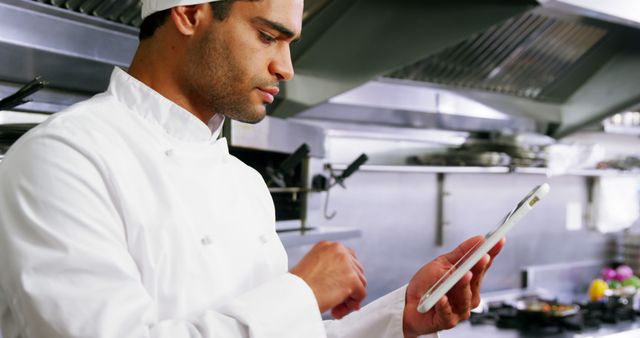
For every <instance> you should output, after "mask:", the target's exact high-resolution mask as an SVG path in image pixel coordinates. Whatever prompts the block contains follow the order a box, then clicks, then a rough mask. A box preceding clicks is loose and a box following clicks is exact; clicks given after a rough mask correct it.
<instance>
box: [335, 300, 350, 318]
mask: <svg viewBox="0 0 640 338" xmlns="http://www.w3.org/2000/svg"><path fill="white" fill-rule="evenodd" d="M349 312H350V311H349V308H348V307H347V305H346V304H345V303H342V304H338V305H337V306H335V307H334V308H333V309H331V316H333V318H335V319H341V318H342V317H344V316H346V315H348V314H349Z"/></svg>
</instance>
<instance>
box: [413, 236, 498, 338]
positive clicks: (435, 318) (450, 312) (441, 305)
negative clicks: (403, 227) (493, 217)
mask: <svg viewBox="0 0 640 338" xmlns="http://www.w3.org/2000/svg"><path fill="white" fill-rule="evenodd" d="M483 240H484V238H483V237H482V236H477V237H473V238H470V239H468V240H466V241H465V242H463V243H462V244H460V246H458V247H457V248H456V249H454V250H453V251H451V252H449V253H447V254H445V255H442V256H440V257H438V258H436V259H434V260H433V261H431V262H430V263H428V264H426V265H425V266H423V267H422V268H421V269H420V270H419V271H418V272H417V273H416V274H415V275H414V276H413V278H412V279H411V282H409V286H408V287H407V294H406V297H405V308H404V316H403V330H404V336H405V337H406V338H412V337H417V336H420V335H423V334H429V333H433V332H437V331H440V330H446V329H450V328H453V327H454V326H456V325H457V324H458V323H459V322H460V321H463V320H466V319H468V318H469V316H470V314H471V309H473V308H475V307H477V306H478V305H480V284H481V283H482V279H483V277H484V274H485V272H486V271H487V269H488V268H489V266H491V263H492V262H493V259H494V257H495V256H496V255H497V254H498V253H499V252H500V250H502V247H503V246H504V239H503V240H501V241H500V242H498V244H496V246H494V247H493V248H492V249H491V250H490V251H489V253H488V254H487V255H485V257H483V258H482V259H481V260H480V261H479V262H478V263H477V264H476V265H475V266H474V267H473V268H472V269H471V271H469V272H467V274H466V275H465V276H464V277H463V278H462V279H461V280H460V281H459V282H458V283H457V284H456V285H455V286H454V287H453V288H451V290H449V292H448V293H447V295H446V296H444V297H442V299H440V300H439V301H438V303H436V305H435V306H434V307H433V308H432V309H430V310H429V311H428V312H427V313H424V314H422V313H419V312H418V310H417V307H418V303H419V302H420V298H421V297H422V295H423V294H424V293H425V292H426V290H427V289H429V288H430V287H431V286H432V285H433V284H434V283H435V282H436V281H437V280H438V279H439V278H440V277H441V276H443V275H444V274H445V273H446V272H447V270H449V268H450V267H451V266H453V265H454V264H455V263H456V262H457V261H458V259H460V258H461V257H462V256H464V254H465V253H466V252H467V251H469V250H470V249H471V248H472V247H473V246H474V245H475V244H476V243H477V242H479V241H483Z"/></svg>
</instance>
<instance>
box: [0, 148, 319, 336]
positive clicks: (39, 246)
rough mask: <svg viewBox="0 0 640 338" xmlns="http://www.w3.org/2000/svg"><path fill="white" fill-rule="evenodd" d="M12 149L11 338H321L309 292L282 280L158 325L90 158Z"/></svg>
mask: <svg viewBox="0 0 640 338" xmlns="http://www.w3.org/2000/svg"><path fill="white" fill-rule="evenodd" d="M16 146H17V147H18V149H14V150H15V151H14V152H13V153H11V152H10V153H9V154H8V155H7V157H6V158H5V159H6V161H4V162H2V163H0V187H1V188H0V210H1V211H0V267H1V268H2V273H0V293H2V294H4V297H0V302H4V303H5V304H0V309H2V308H4V309H5V311H6V309H7V307H8V309H10V311H9V312H10V317H11V318H10V319H11V320H12V322H10V323H9V322H6V321H5V322H4V323H3V324H6V326H7V327H12V328H17V331H18V332H19V336H21V337H25V338H26V337H47V338H63V337H64V338H70V337H118V338H128V337H131V338H133V337H135V338H140V337H149V338H151V337H153V338H160V337H167V338H168V337H171V338H186V337H220V338H236V337H253V338H272V337H278V338H282V337H291V338H300V337H314V338H317V337H325V331H324V325H323V322H322V319H321V316H320V313H319V311H318V305H317V303H316V300H315V297H314V295H313V292H312V291H311V290H310V288H309V287H308V286H307V285H306V284H305V283H304V281H302V280H300V279H299V278H298V277H296V276H293V275H291V274H286V273H285V274H283V275H281V276H280V277H278V278H275V279H274V280H271V281H269V282H267V283H265V284H263V285H261V286H258V287H257V288H255V289H252V290H249V291H248V292H246V293H245V294H242V295H240V296H239V297H236V298H234V299H231V300H230V301H228V302H227V303H225V304H223V305H222V306H220V307H216V308H215V309H211V310H208V311H205V312H204V313H200V314H194V316H193V317H192V318H172V319H169V320H159V319H158V304H156V303H155V302H154V300H153V297H152V295H150V294H149V293H148V292H147V290H146V289H145V288H144V286H143V284H142V282H141V277H140V273H139V270H138V267H137V266H136V264H135V262H134V260H133V259H132V257H131V256H130V254H129V252H128V249H127V243H126V236H125V232H124V229H123V223H122V221H121V219H120V216H119V213H118V210H117V207H116V206H115V205H114V203H113V202H112V200H111V198H110V195H109V190H108V189H107V187H106V186H105V181H106V178H105V177H103V175H105V174H104V173H105V171H103V170H99V168H100V166H101V165H103V163H100V162H99V161H100V158H99V157H98V156H94V155H92V154H90V153H87V152H86V151H83V149H81V147H79V146H77V145H70V144H69V143H68V142H66V141H65V139H64V137H63V136H57V137H54V136H48V137H35V138H34V137H31V138H29V137H27V138H26V139H25V140H21V141H19V144H17V145H16ZM165 306H170V305H167V304H165ZM0 323H1V322H0ZM12 331H13V330H12ZM6 332H8V331H7V330H5V335H6V334H8V333H6ZM0 335H2V334H0ZM14 336H15V333H13V334H12V336H10V337H7V336H5V338H13V337H14Z"/></svg>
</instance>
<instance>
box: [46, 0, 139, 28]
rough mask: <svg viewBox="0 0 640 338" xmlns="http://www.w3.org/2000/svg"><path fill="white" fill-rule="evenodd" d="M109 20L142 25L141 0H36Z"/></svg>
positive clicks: (130, 24)
mask: <svg viewBox="0 0 640 338" xmlns="http://www.w3.org/2000/svg"><path fill="white" fill-rule="evenodd" d="M35 1H38V2H43V3H46V4H50V5H54V6H57V7H60V8H65V9H69V10H72V11H76V12H79V13H84V14H88V15H93V16H96V17H99V18H103V19H106V20H109V21H114V22H119V23H122V24H125V25H129V26H134V27H140V24H141V23H142V18H140V8H142V3H141V2H140V0H35Z"/></svg>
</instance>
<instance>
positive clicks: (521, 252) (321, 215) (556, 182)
mask: <svg viewBox="0 0 640 338" xmlns="http://www.w3.org/2000/svg"><path fill="white" fill-rule="evenodd" d="M305 3H306V11H305V22H304V28H303V39H302V40H301V41H300V42H299V43H297V44H296V45H294V46H292V57H293V62H294V66H295V68H296V78H295V79H294V80H293V81H290V82H288V83H284V84H282V91H281V95H280V97H279V98H278V99H277V101H276V102H275V103H274V104H273V106H271V107H269V109H270V113H269V114H270V116H269V117H268V118H267V119H266V120H265V121H263V122H261V123H259V124H257V125H245V124H241V123H237V122H231V121H227V125H226V126H225V130H224V136H225V137H227V138H228V140H229V143H230V146H231V152H232V153H233V154H235V155H236V156H238V157H239V158H240V159H242V160H244V161H245V162H246V163H248V164H249V165H251V166H253V167H254V168H256V169H257V170H258V171H260V172H261V173H262V174H263V176H264V178H265V181H266V182H267V184H268V185H269V187H270V190H271V193H272V196H273V198H274V202H275V204H276V212H277V220H278V224H277V228H278V231H279V233H280V235H281V238H282V240H283V243H284V244H285V247H286V248H287V251H288V253H289V255H290V265H294V264H295V263H296V262H297V261H298V260H299V259H300V258H301V257H302V256H303V255H304V253H305V252H306V251H308V249H309V248H310V247H311V245H313V244H314V243H315V242H317V241H320V240H337V241H341V242H343V243H344V244H346V245H347V246H349V247H352V248H354V249H355V250H356V251H357V253H358V257H359V258H360V260H361V261H362V262H363V264H364V266H365V269H366V274H367V278H368V280H369V287H368V290H369V297H368V299H367V302H369V301H372V300H374V299H375V298H377V297H379V296H381V295H383V294H385V293H387V292H389V291H391V290H393V289H395V288H398V287H400V286H402V285H404V284H405V283H406V282H407V281H408V280H409V279H410V278H411V276H412V275H413V274H414V273H415V271H417V269H419V268H420V267H421V266H422V265H423V264H425V263H426V262H428V261H430V260H431V259H433V258H435V257H436V256H438V255H440V254H442V253H445V252H448V251H449V250H451V249H453V248H454V247H456V246H457V244H459V243H460V242H462V241H463V240H465V239H466V238H468V237H471V236H474V235H478V234H485V233H486V232H488V231H489V230H491V229H492V228H493V227H494V226H495V225H497V224H498V222H499V221H500V220H501V218H502V217H503V216H504V215H505V214H506V213H507V212H509V211H510V209H511V208H512V207H513V206H514V204H515V203H516V202H517V201H519V200H520V199H521V198H522V197H523V196H524V195H525V194H526V193H527V192H528V191H529V190H530V189H531V188H532V187H533V186H535V185H537V184H541V183H543V182H548V183H549V184H550V185H551V193H550V194H549V195H548V197H547V198H546V199H544V200H543V201H542V202H541V203H540V204H539V206H538V207H537V208H536V209H534V210H533V211H532V212H531V213H530V215H528V216H527V217H526V218H525V219H523V220H522V222H520V223H519V224H518V225H517V226H516V227H515V228H514V229H513V230H512V232H510V233H509V235H508V241H507V246H506V247H505V249H504V250H503V253H502V254H501V255H500V256H499V257H498V258H497V259H496V261H495V263H494V265H493V267H492V269H491V272H490V273H489V274H488V275H487V276H486V280H485V283H484V285H483V291H484V292H485V293H486V299H494V298H495V299H497V300H498V301H501V302H502V301H504V302H506V303H507V305H506V306H507V307H508V306H511V305H509V304H511V303H510V301H511V300H512V299H514V298H515V299H520V298H522V296H523V295H526V296H527V297H530V296H531V295H532V294H535V295H536V296H539V298H542V299H545V300H548V299H552V300H553V301H551V303H552V304H554V303H553V302H556V303H578V302H588V301H591V300H593V301H595V302H596V303H597V304H608V305H607V306H610V307H612V308H614V310H615V311H622V310H620V309H623V310H625V311H626V310H630V311H631V312H629V313H633V314H634V315H633V316H631V317H633V318H628V319H627V318H626V317H624V318H623V316H622V315H620V313H618V312H615V315H613V316H612V317H615V318H617V320H615V321H613V322H612V321H611V320H606V319H599V323H598V325H590V324H584V323H583V324H582V326H579V327H577V328H576V327H566V325H565V324H564V322H562V323H561V324H559V328H557V327H556V326H553V327H552V329H548V326H549V325H548V324H549V323H548V322H549V320H551V322H554V325H555V324H557V323H556V322H559V321H560V320H555V317H553V316H547V317H543V319H544V320H543V321H542V322H540V323H537V324H534V325H533V326H534V327H533V328H531V327H526V328H524V329H523V328H522V327H520V326H517V325H516V327H508V328H504V329H496V328H495V327H494V326H498V327H501V325H500V323H499V319H502V317H500V316H501V315H502V314H500V315H497V316H494V318H493V319H490V320H488V323H487V321H485V322H482V323H474V324H473V325H472V324H469V323H465V324H463V325H461V326H460V327H458V328H455V329H453V330H451V331H450V332H446V333H444V334H443V336H444V337H449V336H460V337H462V336H466V335H470V334H475V336H476V337H485V336H486V337H496V336H501V335H504V336H505V337H516V336H518V335H516V334H517V333H516V332H523V330H524V331H525V332H528V333H527V334H533V335H532V336H545V337H574V335H578V334H580V333H585V334H590V335H591V336H603V337H604V336H607V335H611V334H614V333H616V332H624V331H627V332H628V334H629V337H631V336H633V337H637V336H639V335H640V333H639V332H640V331H638V329H640V324H637V323H636V322H635V321H634V320H635V314H636V312H637V310H638V309H639V308H640V306H638V304H637V303H638V299H637V295H636V294H637V293H636V292H635V290H634V292H630V291H629V290H630V289H629V288H627V290H626V291H623V290H622V287H621V286H618V285H616V284H615V283H612V282H611V281H613V280H615V279H616V278H618V277H619V276H618V277H616V276H615V275H611V276H601V270H602V269H603V268H605V267H611V268H613V269H614V271H617V270H615V268H618V267H619V266H620V265H626V266H629V267H630V268H631V269H633V270H634V271H633V272H634V273H635V274H640V237H638V235H635V234H636V233H640V231H638V224H639V221H638V217H639V215H640V211H639V209H640V202H639V199H638V194H639V191H640V189H639V187H640V139H639V135H640V2H638V1H636V0H609V1H600V0H538V1H535V0H512V1H507V0H482V1H481V0H476V1H464V0H455V1H454V0H448V1H409V0H402V1H382V0H340V1H337V0H306V1H305ZM139 11H140V4H139V2H138V1H137V0H100V1H97V0H46V1H45V0H42V1H33V0H2V1H1V2H0V99H2V101H0V123H1V124H0V160H1V157H2V154H4V152H6V150H7V149H8V148H9V147H10V146H11V144H12V143H13V142H14V141H15V140H16V139H17V138H18V137H19V136H20V135H22V134H23V133H24V132H25V131H27V130H28V129H29V128H31V127H33V126H34V125H35V124H37V123H39V122H41V121H43V120H44V119H46V118H47V117H48V115H49V114H51V113H55V112H57V111H59V110H61V109H64V108H65V107H67V106H69V105H71V104H73V103H75V102H78V101H80V100H83V99H85V98H88V97H90V96H91V95H93V94H95V93H98V92H100V91H102V90H104V89H106V85H107V83H108V78H109V75H110V73H111V70H112V68H113V66H118V67H122V68H125V69H126V67H127V65H128V64H129V62H130V59H131V57H132V55H133V52H134V50H135V47H136V44H137V27H138V26H139V25H140V19H139ZM3 98H4V99H3ZM363 154H364V156H363ZM0 165H1V163H0ZM622 270H624V269H620V271H622ZM626 277H628V276H626ZM596 279H602V280H604V281H605V283H606V284H607V289H608V291H607V292H605V291H602V295H598V294H595V295H594V294H593V293H592V291H594V289H593V285H594V280H596ZM624 279H625V280H627V279H628V278H624ZM620 282H621V284H622V282H624V280H622V279H621V280H620ZM627 284H628V285H626V286H629V285H631V284H632V283H631V282H628V283H627ZM637 286H638V287H640V285H637ZM625 292H626V293H625ZM494 305H495V304H494ZM581 305H582V306H581V307H580V313H579V315H580V316H582V317H585V318H587V317H589V316H590V315H589V314H588V313H586V312H585V311H586V309H587V308H588V306H586V305H585V304H581ZM603 306H604V305H603ZM494 308H495V306H494ZM482 310H484V312H490V310H492V308H491V306H489V304H488V302H487V303H485V304H484V306H483V308H482ZM514 311H515V310H514ZM625 313H627V312H625ZM521 315H522V313H520V312H517V313H515V314H514V317H518V316H521ZM558 317H561V316H558ZM562 317H563V320H564V319H566V318H564V317H568V318H571V320H574V319H575V318H576V314H575V313H572V314H571V315H570V316H562ZM496 318H497V319H496ZM527 321H528V322H529V321H530V320H529V319H528V318H527ZM589 323H590V322H589ZM563 325H564V326H563ZM503 326H504V325H503ZM530 332H533V333H530ZM634 334H635V335H634ZM616 337H618V336H616Z"/></svg>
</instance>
